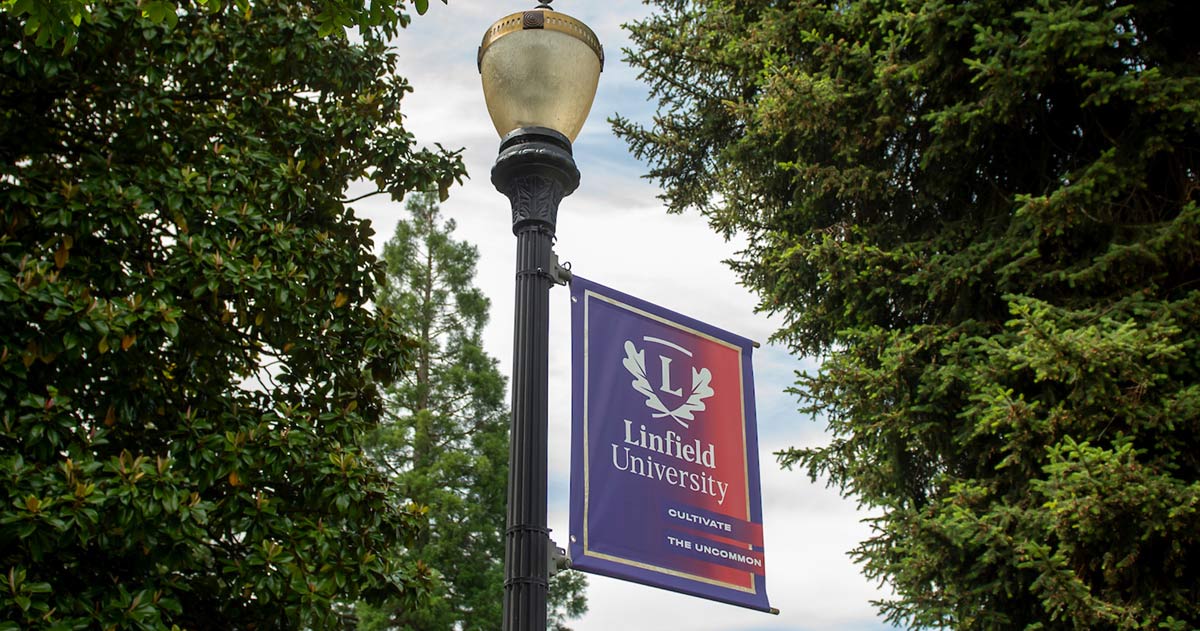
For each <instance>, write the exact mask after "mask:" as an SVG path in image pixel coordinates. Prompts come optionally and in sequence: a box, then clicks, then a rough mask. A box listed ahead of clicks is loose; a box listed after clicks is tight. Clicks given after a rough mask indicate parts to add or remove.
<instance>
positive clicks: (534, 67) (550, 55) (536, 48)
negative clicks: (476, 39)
mask: <svg viewBox="0 0 1200 631" xmlns="http://www.w3.org/2000/svg"><path fill="white" fill-rule="evenodd" d="M478 61H479V74H480V76H481V78H482V79H483V97H484V100H485V101H487V108H488V113H489V114H491V117H492V124H493V125H495V126H496V132H497V133H498V134H500V136H501V137H503V136H504V135H505V134H507V133H509V132H511V131H513V130H514V129H520V128H522V127H549V128H550V129H553V130H555V131H557V132H559V133H561V134H562V135H564V136H566V137H567V138H568V139H569V140H571V141H574V140H575V137H576V136H578V135H579V130H580V129H582V128H583V122H584V121H585V120H587V115H588V112H589V111H591V109H592V100H593V99H594V98H595V97H596V86H597V85H598V83H599V81H600V71H601V70H602V69H603V66H604V49H603V48H601V46H600V41H599V40H598V39H597V38H596V34H595V33H593V32H592V29H590V28H588V27H587V25H586V24H584V23H583V22H580V21H579V20H576V19H575V18H573V17H571V16H568V15H564V14H562V13H559V12H557V11H552V10H549V9H544V8H539V9H534V10H531V11H524V12H521V13H514V14H512V15H509V16H506V17H504V18H501V19H500V20H498V21H497V22H496V23H495V24H493V25H492V27H491V28H489V29H488V31H487V33H485V34H484V36H483V43H482V44H481V45H480V47H479V59H478Z"/></svg>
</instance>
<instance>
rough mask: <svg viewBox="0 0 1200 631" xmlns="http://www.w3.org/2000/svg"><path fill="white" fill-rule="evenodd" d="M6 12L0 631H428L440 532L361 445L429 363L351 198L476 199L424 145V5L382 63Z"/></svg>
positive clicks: (123, 20) (242, 10)
mask: <svg viewBox="0 0 1200 631" xmlns="http://www.w3.org/2000/svg"><path fill="white" fill-rule="evenodd" d="M385 4H386V3H385ZM160 5H164V6H166V8H167V9H169V10H166V9H164V6H160ZM339 6H341V5H340V4H339ZM353 6H354V3H346V4H345V7H349V8H348V9H347V10H348V11H350V9H353ZM81 7H82V9H84V10H82V11H75V10H76V9H80V8H81ZM3 8H4V10H5V12H4V13H3V14H0V75H2V76H3V80H0V102H3V107H2V108H0V323H2V325H0V551H2V552H0V575H2V576H3V579H2V581H0V582H2V583H3V588H2V589H0V620H5V621H6V622H3V623H0V628H9V629H13V628H21V629H31V628H32V629H37V628H54V629H67V628H105V629H108V628H170V627H173V626H178V627H181V628H189V629H207V628H211V629H268V628H293V629H298V628H328V627H332V626H338V625H341V624H343V623H346V622H347V621H346V620H345V617H346V616H347V615H348V608H347V606H345V605H343V604H342V603H347V602H352V601H353V600H354V599H357V598H360V597H371V598H391V599H394V600H396V601H398V602H400V603H402V604H403V606H416V605H419V604H420V601H421V599H422V598H423V597H424V596H425V595H426V588H427V587H428V584H429V578H430V576H431V573H430V571H429V569H428V568H427V567H426V566H425V565H424V564H422V563H420V562H418V561H417V560H415V559H414V558H413V557H411V556H408V555H406V554H405V550H406V549H407V548H406V546H408V545H410V544H411V543H412V542H413V541H415V540H416V538H417V537H419V536H420V532H421V527H422V524H423V523H424V512H425V509H424V508H423V507H420V506H417V505H415V504H411V505H410V504H407V503H401V502H400V501H399V500H397V499H396V498H397V495H396V494H395V493H394V492H393V490H392V489H390V488H389V485H388V482H387V480H386V479H385V478H384V477H382V476H381V475H379V474H378V472H377V470H376V469H375V468H374V467H373V466H371V465H370V464H369V463H368V462H367V460H366V459H365V458H364V455H363V452H362V449H361V447H360V440H361V437H362V436H363V434H364V433H365V432H366V431H367V430H369V429H371V428H372V427H373V426H375V425H376V424H377V422H378V420H379V418H380V416H381V413H382V407H381V397H380V393H379V388H378V386H377V384H379V383H381V382H388V383H390V382H391V381H393V380H394V379H395V378H396V377H397V376H398V374H399V373H398V371H402V370H405V369H407V367H408V366H409V364H410V362H411V360H412V353H413V350H414V349H413V347H412V345H411V344H410V343H408V342H407V340H406V339H405V338H404V336H403V335H402V334H401V332H400V331H401V329H400V327H398V326H397V323H398V321H399V320H401V319H403V318H404V317H405V314H403V313H396V314H394V315H393V316H390V317H381V316H379V315H377V314H376V312H375V310H374V309H373V308H372V306H371V305H370V304H369V303H370V301H371V300H372V298H373V287H374V286H375V282H376V281H377V279H378V277H379V275H381V274H382V268H381V265H380V264H379V262H378V261H376V260H375V258H374V256H373V255H372V230H371V227H370V225H369V224H368V223H367V222H365V221H363V220H361V219H359V218H358V217H356V216H355V214H354V212H353V211H352V209H351V208H350V206H349V205H348V203H347V200H344V199H343V198H342V194H343V191H345V190H346V187H347V185H348V183H350V182H351V181H354V180H358V179H360V178H366V179H368V180H370V181H372V182H374V183H375V185H376V186H377V191H375V192H377V193H380V194H388V195H391V196H393V197H395V198H397V199H399V198H400V197H401V196H402V195H403V194H404V193H406V192H407V191H409V190H412V189H416V188H420V189H428V188H430V187H434V188H436V187H438V186H439V185H440V186H441V187H443V188H444V187H445V186H448V185H449V184H451V183H452V182H453V181H454V180H455V179H457V178H459V177H460V176H461V175H462V173H463V171H462V165H461V163H460V161H459V160H458V157H457V156H456V155H455V154H453V153H447V152H444V151H441V150H440V148H439V149H437V150H434V151H426V150H418V149H417V148H416V147H414V144H413V140H412V137H411V136H410V135H409V134H408V133H407V132H406V131H405V130H404V129H403V127H402V126H401V123H400V121H401V117H400V111H399V108H400V101H401V98H402V96H403V95H404V94H405V93H406V92H407V91H409V87H408V85H407V84H406V83H405V82H404V81H403V80H402V79H400V78H398V77H396V76H395V75H394V72H393V71H394V70H395V65H396V58H395V56H394V55H393V54H392V53H389V52H388V50H387V48H386V46H385V45H384V43H383V41H382V39H383V38H385V37H387V36H389V35H390V34H394V33H395V30H396V29H397V28H398V27H399V26H401V25H403V24H404V23H405V22H406V21H407V16H406V15H404V13H403V11H404V9H405V7H404V6H403V5H402V4H401V3H399V2H397V3H393V4H391V5H389V8H388V10H387V11H386V12H383V13H381V14H379V15H378V16H376V17H378V19H377V20H374V21H372V20H369V19H367V18H366V17H364V16H361V15H358V14H353V11H351V12H350V13H347V14H346V15H350V16H351V17H355V16H358V17H362V18H363V20H362V23H361V24H360V27H361V28H360V36H361V37H360V41H359V43H356V44H350V43H348V41H346V40H345V39H339V38H336V37H322V36H321V33H320V32H319V31H320V30H321V29H322V25H323V24H325V23H326V22H328V19H326V18H328V15H326V17H325V18H322V15H323V14H322V13H321V11H322V9H321V6H320V5H315V6H314V5H310V4H309V3H305V2H272V1H264V2H256V3H254V5H253V6H252V7H251V6H248V5H247V6H242V7H233V6H221V4H220V3H218V2H213V1H210V2H209V3H207V4H205V3H199V4H193V3H191V2H180V3H177V4H170V5H167V4H166V3H162V2H133V1H132V0H129V1H125V0H116V1H114V2H107V3H80V2H61V3H59V2H25V1H23V0H17V1H12V0H5V2H3ZM372 10H373V11H376V10H378V11H383V9H382V7H381V6H380V5H374V4H373V5H372ZM47 11H49V12H51V13H53V14H54V15H58V14H59V13H61V14H62V15H59V18H62V19H61V20H59V21H57V22H55V18H54V15H50V16H49V17H47V15H49V14H46V12H47ZM39 12H42V13H39ZM54 12H58V13H54ZM72 18H74V19H72ZM343 18H344V19H349V18H346V16H343ZM323 20H324V21H323ZM47 33H49V34H48V35H47ZM64 34H65V35H64Z"/></svg>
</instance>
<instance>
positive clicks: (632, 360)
mask: <svg viewBox="0 0 1200 631" xmlns="http://www.w3.org/2000/svg"><path fill="white" fill-rule="evenodd" d="M618 339H620V338H618ZM642 341H643V342H645V343H646V344H650V345H654V348H655V350H656V351H657V352H656V353H655V354H656V355H657V356H658V367H659V371H657V373H656V376H657V377H658V388H657V389H656V388H655V387H654V385H652V384H651V383H650V374H649V372H648V371H647V369H646V349H645V348H638V347H637V346H636V345H635V344H634V343H633V341H632V340H625V359H623V360H622V361H621V363H622V364H623V365H624V366H625V370H628V371H629V374H630V375H632V376H633V381H632V382H630V385H631V386H633V389H634V390H636V391H638V392H639V393H641V395H642V396H644V397H646V407H648V408H650V409H651V410H653V413H652V414H651V415H650V416H651V417H653V418H666V417H671V418H672V419H674V420H675V422H676V423H679V424H680V425H681V426H682V427H684V428H690V425H689V423H691V422H695V420H696V417H695V413H696V412H703V411H704V408H705V405H704V400H705V399H707V398H709V397H711V396H712V395H713V394H714V393H713V389H712V385H711V383H712V373H711V372H709V370H708V368H704V367H699V366H691V387H690V388H689V389H688V390H687V392H686V394H685V392H684V389H683V384H684V383H685V381H682V380H681V381H678V382H677V381H676V380H675V379H674V374H673V372H672V364H674V363H676V362H679V363H684V362H687V361H688V360H691V359H694V357H695V355H694V354H693V353H692V351H690V350H688V349H686V348H684V347H682V346H680V345H678V344H675V343H674V342H670V341H667V340H664V339H661V338H657V337H651V336H645V337H643V338H642ZM664 353H666V354H664ZM676 383H678V385H677V386H675V387H672V384H676ZM660 393H662V395H666V401H664V400H663V396H662V395H660ZM672 406H674V407H672Z"/></svg>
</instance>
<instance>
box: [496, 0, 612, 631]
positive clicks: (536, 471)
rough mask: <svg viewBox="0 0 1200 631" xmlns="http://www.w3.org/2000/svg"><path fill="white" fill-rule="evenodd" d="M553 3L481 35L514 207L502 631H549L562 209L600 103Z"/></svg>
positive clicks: (570, 27)
mask: <svg viewBox="0 0 1200 631" xmlns="http://www.w3.org/2000/svg"><path fill="white" fill-rule="evenodd" d="M549 2H550V0H547V1H546V2H543V3H542V4H540V5H538V6H537V8H535V9H533V10H530V11H523V12H520V13H514V14H512V15H508V16H505V17H503V18H501V19H500V20H498V21H496V23H495V24H493V25H492V26H491V28H489V29H488V31H487V33H485V34H484V36H483V43H482V44H481V45H480V47H479V57H478V64H479V73H480V76H481V77H482V79H483V95H484V99H485V100H486V101H487V107H488V113H489V114H491V117H492V123H493V124H495V126H496V132H497V133H499V134H500V137H501V141H500V155H499V157H497V158H496V164H495V166H493V167H492V184H494V185H495V186H496V189H497V190H499V191H500V192H501V193H504V195H506V196H507V197H508V199H509V202H510V203H511V205H512V222H513V234H515V235H516V237H517V275H516V313H515V315H514V325H513V377H512V389H513V398H512V425H511V434H510V439H509V441H510V442H509V452H508V453H509V456H508V465H509V471H508V515H507V521H506V524H507V529H506V531H505V532H506V535H505V546H504V630H505V631H544V630H545V628H546V588H547V581H548V580H549V574H550V572H549V570H550V568H549V566H550V558H551V552H552V551H553V548H552V547H551V544H550V536H549V530H547V528H546V455H547V454H546V434H547V424H548V423H547V402H546V397H547V388H546V381H547V373H548V358H547V338H548V337H549V321H550V306H549V298H550V287H551V286H552V285H553V284H554V283H556V282H566V279H567V278H568V277H569V275H568V274H567V272H566V271H565V270H564V269H562V268H561V267H559V265H558V261H557V258H556V257H555V256H554V250H553V244H554V229H555V223H556V222H557V219H558V203H559V201H561V200H562V198H563V197H566V196H567V195H570V194H571V193H572V192H573V191H574V190H575V187H577V186H578V185H579V170H578V169H577V168H576V167H575V160H574V158H572V156H571V141H572V140H574V139H575V136H576V135H578V134H579V130H580V128H582V127H583V121H584V120H585V119H586V118H587V115H588V111H589V110H590V109H591V107H592V99H593V98H594V97H595V96H596V85H597V83H598V82H599V79H600V71H601V69H602V67H603V65H604V51H603V49H602V48H601V47H600V41H599V40H598V39H596V35H595V33H593V32H592V30H591V29H590V28H588V27H587V25H586V24H584V23H583V22H580V21H579V20H576V19H575V18H572V17H570V16H567V15H563V14H562V13H558V12H556V11H553V10H551V9H550V6H549Z"/></svg>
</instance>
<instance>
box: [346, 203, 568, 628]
mask: <svg viewBox="0 0 1200 631" xmlns="http://www.w3.org/2000/svg"><path fill="white" fill-rule="evenodd" d="M406 209H407V211H408V212H409V215H410V216H409V218H408V219H406V220H401V221H400V222H398V223H397V225H396V232H395V236H393V238H392V239H391V240H390V241H388V242H387V244H386V245H385V246H384V260H385V262H386V266H387V268H386V269H387V276H386V282H385V283H384V285H383V288H382V290H381V292H380V297H379V307H380V309H381V310H382V311H383V312H384V313H388V312H395V313H403V314H405V318H404V322H405V325H404V326H405V329H404V333H405V335H406V336H407V337H408V338H409V339H411V340H412V341H413V343H414V345H415V347H414V353H415V355H416V361H415V365H414V370H412V371H411V372H409V373H407V374H406V375H404V377H403V378H402V379H400V380H399V381H397V382H396V383H394V384H393V385H392V386H391V387H389V388H388V389H387V403H388V414H389V419H390V421H389V422H388V423H387V424H386V425H385V426H384V427H382V428H381V429H380V430H379V431H378V432H376V435H375V439H374V447H373V448H372V452H373V453H374V455H375V458H376V461H377V462H379V463H380V466H382V467H383V468H384V469H385V470H386V471H387V472H388V473H389V474H390V475H391V476H392V477H393V479H394V480H395V482H396V483H397V486H398V487H399V489H400V491H401V492H402V493H404V494H405V495H406V496H407V497H409V498H411V499H412V500H413V501H415V502H418V503H420V504H422V505H426V506H428V507H429V521H430V528H429V530H428V531H426V532H425V533H423V534H422V536H421V538H420V539H419V540H418V541H417V544H416V546H415V547H414V550H413V554H415V555H416V556H417V557H418V558H420V559H422V560H423V561H424V562H425V563H426V564H428V565H429V566H431V567H433V568H434V569H436V570H437V571H438V572H440V573H441V575H442V577H443V578H442V580H443V588H444V589H443V591H442V593H441V594H440V595H438V596H437V597H436V598H434V599H432V600H431V601H429V602H428V603H427V604H426V605H425V606H423V607H421V608H419V609H415V610H408V611H393V610H392V608H391V607H389V606H387V605H386V604H384V605H382V606H377V607H371V606H366V607H364V608H363V611H364V619H365V618H367V617H369V618H370V622H369V623H368V624H364V625H363V627H364V628H368V629H381V628H399V629H413V630H435V629H436V630H441V629H452V628H461V629H464V630H471V629H478V630H480V631H485V630H491V629H494V628H495V627H496V625H497V624H498V621H499V620H500V619H501V606H502V603H503V593H504V591H503V590H504V565H503V561H504V515H505V502H506V491H507V483H508V410H507V407H506V406H505V404H504V397H505V379H504V377H503V376H502V375H501V374H500V371H499V369H498V368H497V367H496V361H495V360H494V359H493V358H491V357H490V356H488V355H487V353H486V352H485V351H484V350H483V346H482V339H481V336H482V332H483V327H484V325H485V324H486V323H487V319H488V308H489V304H490V301H489V300H488V299H487V297H486V296H484V295H483V292H482V291H480V290H479V289H478V288H477V287H475V286H474V284H473V280H474V276H475V263H476V261H477V260H478V257H479V255H478V253H477V251H476V249H475V247H474V246H473V245H470V244H468V243H466V242H462V241H456V240H455V239H454V238H453V232H454V228H455V226H454V221H453V220H443V219H442V217H441V215H440V212H439V209H438V206H437V202H436V200H435V197H434V195H432V194H430V193H421V194H414V195H412V196H410V198H409V200H408V203H407V205H406ZM585 586H586V583H581V582H579V581H578V580H577V579H576V580H575V581H573V582H563V581H561V580H559V581H556V582H555V583H554V585H553V586H552V587H558V589H556V590H555V591H556V593H563V594H564V595H565V597H564V598H560V600H563V602H564V606H565V605H566V604H570V603H568V601H569V600H571V599H574V600H576V601H579V600H581V599H582V591H583V588H584V587H585ZM573 605H574V607H573V608H568V610H569V611H570V613H573V614H574V615H579V614H581V613H582V611H583V610H586V605H584V606H583V607H582V608H581V607H580V605H579V603H578V602H575V603H573ZM373 609H374V610H376V611H372V610H373ZM367 612H370V613H367ZM381 614H382V615H381ZM561 617H562V615H560V618H561ZM455 625H459V626H457V627H456V626H455Z"/></svg>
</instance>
